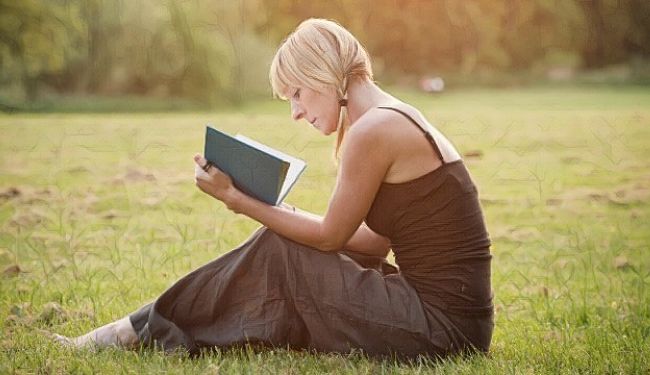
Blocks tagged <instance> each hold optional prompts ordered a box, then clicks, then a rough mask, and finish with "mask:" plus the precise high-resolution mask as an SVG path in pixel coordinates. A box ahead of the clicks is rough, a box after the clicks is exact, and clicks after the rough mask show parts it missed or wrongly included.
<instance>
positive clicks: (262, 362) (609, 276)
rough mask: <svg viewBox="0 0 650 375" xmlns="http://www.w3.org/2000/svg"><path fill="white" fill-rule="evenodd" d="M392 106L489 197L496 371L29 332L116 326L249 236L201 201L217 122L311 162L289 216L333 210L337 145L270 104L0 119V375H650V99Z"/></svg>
mask: <svg viewBox="0 0 650 375" xmlns="http://www.w3.org/2000/svg"><path fill="white" fill-rule="evenodd" d="M398 94H399V96H401V97H402V98H404V99H405V100H407V101H410V102H412V103H414V104H416V105H417V106H418V107H419V108H420V109H422V111H423V112H424V113H425V114H426V115H427V116H428V117H429V118H430V119H431V120H432V122H434V123H436V124H437V126H438V127H439V128H440V129H441V130H442V131H443V132H444V133H445V134H447V135H448V136H449V137H450V139H451V140H452V141H453V142H454V144H455V145H456V146H457V147H458V148H459V149H460V150H461V152H463V153H464V154H466V155H467V157H466V162H467V165H468V167H469V168H470V170H471V172H472V174H473V177H474V179H475V181H476V183H477V185H478V186H479V190H480V193H481V199H482V203H483V207H484V209H485V215H486V219H487V223H488V227H489V230H490V233H491V237H492V240H493V247H492V251H493V255H494V259H493V266H492V269H493V288H494V291H495V304H496V311H497V313H496V329H495V332H494V339H493V346H492V350H491V353H490V355H489V356H487V357H482V356H476V357H470V358H449V359H446V360H444V361H439V362H432V361H430V360H425V359H422V360H421V361H417V362H413V363H395V362H391V361H377V360H370V359H367V358H365V357H364V356H363V355H360V354H358V353H357V354H353V355H349V356H344V355H333V354H332V355H325V354H318V355H312V354H309V353H302V352H294V351H287V350H282V349H277V350H267V351H261V352H259V351H255V350H252V349H251V348H242V349H240V350H231V351H216V352H215V353H211V354H206V355H205V356H202V357H200V358H195V359H192V358H188V357H187V356H185V355H184V354H182V353H177V354H171V355H169V354H163V353H160V352H157V351H155V350H149V349H147V350H143V351H139V352H133V351H121V350H103V351H100V352H98V353H89V352H82V353H75V352H71V351H68V350H65V349H62V348H59V347H58V346H56V345H53V344H52V343H51V342H50V341H48V339H47V338H46V337H44V336H43V335H41V334H39V333H38V329H45V330H51V331H56V332H60V333H63V334H67V335H78V334H81V333H82V332H85V331H87V330H89V329H90V328H91V327H95V326H97V325H99V324H104V323H107V322H109V321H112V320H115V319H117V318H119V317H122V316H124V315H125V314H128V313H130V312H131V311H134V310H135V309H137V308H138V307H139V306H140V305H142V304H144V303H145V302H147V301H150V300H151V299H153V298H155V297H156V296H157V295H158V294H159V293H160V292H162V291H163V290H164V289H165V288H166V287H168V286H169V285H171V283H173V282H174V280H176V279H178V278H179V277H181V276H182V275H184V274H185V273H187V272H188V271H190V270H192V269H194V268H196V267H198V266H200V265H202V264H204V263H206V262H207V261H209V260H211V259H213V258H214V257H217V256H218V255H220V254H222V253H224V252H226V251H228V250H229V249H231V248H233V247H234V246H236V245H237V244H239V243H240V242H241V241H243V240H244V239H245V238H247V236H248V235H249V234H250V233H251V232H252V231H253V230H254V228H256V227H257V224H256V223H254V222H252V221H251V220H249V219H247V218H245V217H238V216H236V215H234V214H232V213H230V212H229V211H227V210H226V209H225V208H223V207H222V206H221V205H220V204H219V203H218V202H216V201H211V200H209V199H208V198H207V197H206V196H205V195H203V194H202V193H201V192H199V191H198V190H197V189H196V188H195V187H194V185H193V165H192V160H191V157H192V155H193V154H194V152H196V151H200V150H201V149H202V137H203V125H204V123H206V122H208V121H212V122H214V123H216V124H218V126H219V127H221V128H224V129H225V130H227V131H229V132H233V133H234V132H237V131H240V132H243V133H245V134H246V135H248V136H250V137H252V138H255V139H258V140H260V141H263V142H265V143H268V144H270V145H273V146H275V147H278V148H280V149H283V150H284V151H286V152H289V153H291V154H295V155H297V156H299V157H302V158H304V159H305V160H306V161H307V162H308V169H307V170H306V172H305V174H304V176H303V177H302V178H301V180H300V181H299V182H298V184H297V185H296V187H295V188H294V190H293V191H292V193H291V194H290V195H289V197H288V201H289V203H290V204H295V205H297V206H299V207H301V208H303V209H306V210H309V211H313V212H317V213H323V212H324V210H325V209H326V205H327V200H328V197H329V194H330V192H331V190H332V187H333V183H334V175H335V169H334V167H333V165H332V163H331V154H332V153H331V151H332V142H333V138H324V137H321V136H319V135H317V134H316V133H315V132H314V131H313V130H311V129H309V128H308V126H305V125H304V124H292V123H291V121H290V119H289V110H288V108H287V106H286V104H284V103H280V102H259V103H254V104H252V105H250V106H247V107H243V108H241V109H240V110H230V111H224V112H219V113H182V114H174V113H164V114H159V113H148V114H144V113H142V114H128V115H126V114H125V115H121V114H101V115H93V114H16V115H1V116H0V134H2V137H1V138H0V194H1V195H0V265H1V266H2V270H4V272H3V274H2V275H1V276H0V280H1V286H0V328H1V330H2V335H1V338H0V373H33V372H46V373H69V372H75V373H76V372H80V373H96V372H99V373H117V372H123V373H126V372H128V373H148V372H175V373H176V372H177V373H181V372H182V373H217V372H225V373H229V372H236V373H240V372H246V373H276V372H282V373H322V372H337V373H338V372H343V373H429V372H434V371H435V372H439V373H496V374H501V373H648V372H649V371H650V364H649V362H648V361H647V358H648V357H650V343H649V342H650V340H649V336H650V293H649V288H650V272H649V271H650V258H649V257H648V256H647V254H648V251H649V250H650V230H649V229H650V228H649V227H648V222H650V203H649V202H650V109H649V108H650V90H649V89H647V88H643V87H620V86H619V87H615V88H607V87H599V88H580V87H563V88H552V87H540V88H529V89H510V90H472V91H457V92H454V91H451V92H449V93H446V94H444V95H442V96H425V95H421V94H418V93H414V92H406V91H404V92H399V93H398ZM16 266H17V268H16ZM52 302H54V303H55V304H52ZM59 306H60V307H59Z"/></svg>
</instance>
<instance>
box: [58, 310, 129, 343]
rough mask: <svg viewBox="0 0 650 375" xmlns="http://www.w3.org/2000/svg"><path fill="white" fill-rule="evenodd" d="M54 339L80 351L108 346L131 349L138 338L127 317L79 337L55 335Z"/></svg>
mask: <svg viewBox="0 0 650 375" xmlns="http://www.w3.org/2000/svg"><path fill="white" fill-rule="evenodd" d="M54 337H55V339H56V340H57V341H58V342H60V343H61V344H63V345H65V346H69V347H73V348H80V349H81V348H105V347H108V346H119V347H124V348H132V347H135V346H136V345H137V343H138V336H137V334H136V333H135V330H134V329H133V325H132V324H131V320H130V319H129V317H128V316H126V317H124V318H122V319H119V320H116V321H114V322H111V323H108V324H106V325H104V326H101V327H99V328H97V329H95V330H93V331H91V332H88V333H86V334H85V335H82V336H79V337H75V338H70V337H66V336H61V335H56V334H55V335H54Z"/></svg>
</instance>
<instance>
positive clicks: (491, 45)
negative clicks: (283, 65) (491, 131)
mask: <svg viewBox="0 0 650 375" xmlns="http://www.w3.org/2000/svg"><path fill="white" fill-rule="evenodd" d="M308 17H325V18H332V19H335V20H337V21H339V22H340V23H341V24H343V25H344V26H346V27H347V28H349V29H350V30H351V31H352V32H353V33H354V34H355V35H356V36H357V37H358V38H359V39H360V40H361V41H362V43H363V44H364V45H365V46H366V47H367V48H368V50H369V52H370V54H371V55H372V57H373V60H374V67H375V70H376V71H377V76H378V79H379V80H380V81H381V82H382V83H400V84H408V83H413V82H416V81H417V79H418V78H419V77H422V76H427V75H442V76H443V77H444V78H445V79H446V80H447V82H448V84H451V85H452V86H458V85H460V84H462V85H468V84H471V85H476V84H491V85H502V86H503V85H512V84H519V83H522V82H524V83H526V82H530V81H537V80H540V79H543V80H547V79H551V80H575V79H578V80H584V81H601V80H606V81H609V82H612V81H613V82H637V83H648V82H650V64H649V63H648V62H647V59H648V57H649V56H650V22H648V19H650V3H649V2H647V1H644V0H567V1H562V0H525V1H523V0H516V1H514V0H509V1H498V0H465V1H449V0H433V1H421V0H360V1H341V0H335V1H305V2H301V1H291V0H234V1H224V0H189V1H173V0H166V1H159V0H139V1H123V0H110V1H108V0H49V1H39V0H21V1H15V0H0V108H2V109H4V110H28V111H32V110H48V111H52V110H60V109H61V108H60V107H61V106H62V107H63V108H67V107H70V106H69V103H70V102H74V103H79V102H80V103H79V104H78V105H77V106H75V105H73V106H72V107H73V108H77V107H81V108H82V109H83V108H87V107H88V106H87V105H86V104H85V103H86V102H87V101H88V98H89V97H107V96H108V97H117V98H124V97H125V96H127V97H128V98H127V99H126V100H123V101H119V100H117V101H116V100H112V101H111V100H109V101H108V104H107V103H106V102H102V103H104V104H101V105H100V106H99V109H100V110H113V109H128V110H132V109H136V110H137V109H138V108H142V107H147V108H149V109H151V106H153V107H154V108H156V107H158V108H159V107H165V108H166V109H177V108H189V109H196V108H197V107H200V108H206V107H213V106H215V105H222V106H223V105H229V104H241V103H242V102H244V101H246V100H247V99H250V98H255V97H259V96H268V95H269V93H270V90H269V85H268V79H267V71H268V66H269V63H270V60H271V57H272V55H273V52H274V51H275V49H276V47H277V46H278V45H279V43H280V42H281V40H282V39H283V38H284V37H285V36H286V35H287V34H288V33H289V32H290V31H291V30H293V28H295V26H296V25H297V24H298V23H299V22H300V21H301V20H303V19H306V18H308ZM593 69H601V70H602V69H606V72H607V74H605V75H602V74H600V75H595V76H594V75H590V74H589V72H590V71H592V70H593ZM61 97H63V99H61ZM143 97H146V98H149V100H148V101H144V102H143V101H139V102H137V103H138V104H135V105H134V104H133V102H134V98H143ZM66 98H67V99H66ZM151 98H158V99H162V101H159V102H155V101H152V100H151ZM171 99H173V100H171ZM61 100H63V103H61ZM132 106H134V108H132Z"/></svg>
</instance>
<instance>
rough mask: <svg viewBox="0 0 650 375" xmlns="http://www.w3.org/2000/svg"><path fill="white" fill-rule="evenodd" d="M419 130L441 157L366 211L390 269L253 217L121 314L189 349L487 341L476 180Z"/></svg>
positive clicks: (430, 346) (424, 348)
mask: <svg viewBox="0 0 650 375" xmlns="http://www.w3.org/2000/svg"><path fill="white" fill-rule="evenodd" d="M385 108H386V109H389V110H395V111H398V112H400V113H402V114H403V115H405V116H406V117H408V118H409V120H410V121H412V122H413V123H414V124H415V125H417V126H418V127H420V125H419V124H418V123H417V122H416V121H414V120H413V119H412V118H410V117H409V116H408V115H406V114H405V113H403V112H401V111H399V110H398V109H394V108H388V107H385ZM420 129H421V130H422V131H423V132H424V134H425V136H426V137H427V138H428V139H429V140H430V142H431V144H432V146H433V148H434V150H435V151H436V153H437V154H438V156H439V157H440V159H441V160H442V161H443V165H442V166H441V167H439V168H437V169H436V170H434V171H432V172H430V173H428V174H426V175H424V176H421V177H419V178H417V179H414V180H411V181H408V182H405V183H400V184H388V183H384V184H382V186H381V187H380V189H379V192H378V193H377V196H376V197H375V200H374V202H373V204H372V207H371V210H370V212H369V214H368V216H367V218H366V223H367V224H368V226H369V227H370V228H371V229H373V230H374V231H376V232H377V233H380V234H382V235H384V236H387V237H388V238H390V240H391V242H392V250H393V252H394V253H395V260H396V263H397V264H398V265H399V270H398V269H397V268H395V267H394V266H391V265H390V264H388V263H387V262H386V261H385V259H383V258H380V257H372V256H365V255H361V254H358V253H352V252H347V251H342V252H322V251H319V250H317V249H313V248H311V247H308V246H305V245H301V244H299V243H296V242H294V241H292V240H289V239H287V238H285V237H282V236H280V235H278V234H276V233H274V232H273V231H271V230H269V229H267V228H264V227H262V228H260V229H259V230H257V231H256V232H255V233H253V235H252V236H251V237H250V238H249V239H248V240H246V241H245V242H244V243H242V244H241V245H240V246H239V247H237V248H236V249H234V250H232V251H230V252H228V253H226V254H224V255H223V256H221V257H219V258H217V259H215V260H214V261H212V262H210V263H208V264H206V265H205V266H203V267H201V268H199V269H197V270H195V271H193V272H191V273H190V274H188V275H187V276H185V277H183V278H182V279H180V280H179V281H178V282H176V283H175V284H174V285H173V286H172V287H170V288H169V289H168V290H166V291H165V292H164V293H163V294H162V295H161V296H160V297H158V298H157V299H156V300H155V301H154V302H152V303H150V304H147V305H145V306H143V307H142V308H140V309H139V310H138V311H136V312H134V313H133V314H131V315H130V319H131V322H132V323H133V326H134V328H135V330H136V332H137V333H138V336H139V338H140V341H141V342H142V343H143V344H146V345H157V346H159V347H162V348H164V349H165V350H173V349H175V348H178V347H182V348H185V349H187V350H188V351H190V352H191V353H196V352H198V351H199V350H200V349H201V348H209V347H231V346H233V345H239V344H244V343H255V344H262V345H265V346H266V345H268V346H279V347H289V348H295V349H309V350H316V351H321V352H338V353H347V352H350V351H351V350H353V349H362V350H363V351H364V352H365V353H366V354H368V355H370V356H385V355H397V356H399V357H402V358H404V357H407V358H409V357H415V356H417V355H418V354H425V355H432V356H444V355H448V354H452V353H460V352H466V351H473V350H478V351H487V350H488V348H489V345H490V340H491V336H492V329H493V320H492V311H493V308H492V293H491V286H490V260H491V255H490V252H489V246H490V241H489V237H488V234H487V231H486V228H485V224H484V220H483V214H482V212H481V208H480V205H479V201H478V195H477V190H476V187H475V185H474V183H473V182H472V180H471V178H470V176H469V174H468V171H467V169H466V168H465V166H464V164H463V162H462V161H460V160H459V161H454V162H450V163H446V162H445V161H444V159H443V158H442V154H441V153H440V150H439V148H438V146H437V145H436V142H435V141H434V139H433V137H431V135H430V133H428V132H427V131H426V130H425V129H424V128H423V127H420Z"/></svg>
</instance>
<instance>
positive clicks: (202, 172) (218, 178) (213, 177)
mask: <svg viewBox="0 0 650 375" xmlns="http://www.w3.org/2000/svg"><path fill="white" fill-rule="evenodd" d="M194 163H195V166H194V181H195V182H196V186H197V187H198V188H199V189H201V191H203V192H204V193H206V194H208V195H211V196H213V197H215V198H217V199H218V200H220V201H222V202H223V203H225V204H226V206H227V207H228V208H229V209H231V210H233V211H235V209H234V203H235V200H236V197H237V195H238V194H239V193H240V192H239V190H238V189H237V188H236V187H235V185H233V183H232V179H231V178H230V176H228V175H227V174H225V173H223V172H222V171H221V170H219V168H217V167H215V166H214V165H212V164H209V163H208V161H207V160H206V159H205V158H204V157H203V156H201V155H199V154H196V155H194Z"/></svg>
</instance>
